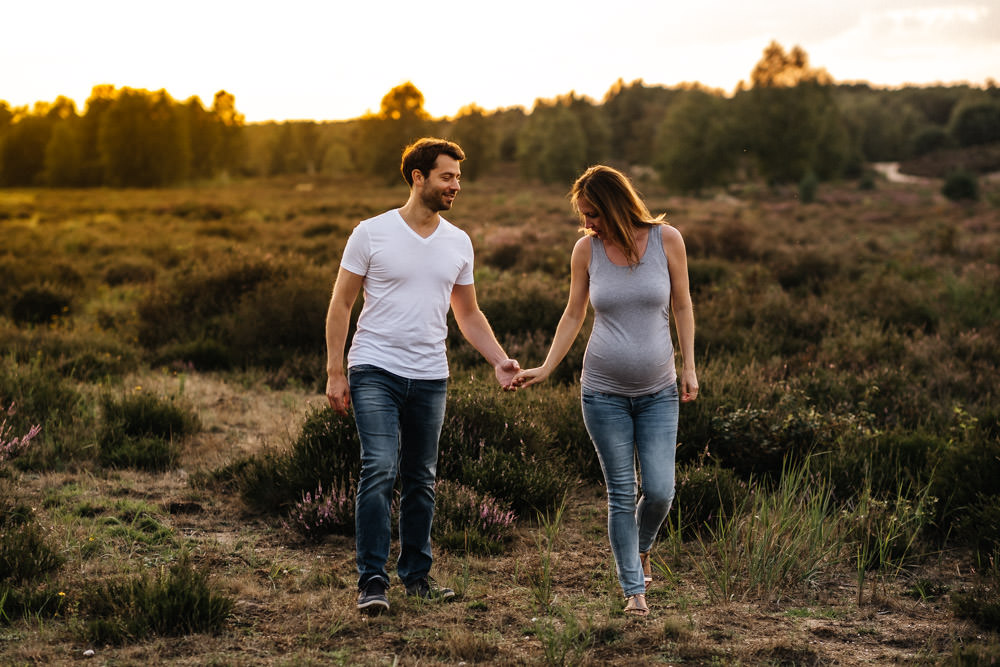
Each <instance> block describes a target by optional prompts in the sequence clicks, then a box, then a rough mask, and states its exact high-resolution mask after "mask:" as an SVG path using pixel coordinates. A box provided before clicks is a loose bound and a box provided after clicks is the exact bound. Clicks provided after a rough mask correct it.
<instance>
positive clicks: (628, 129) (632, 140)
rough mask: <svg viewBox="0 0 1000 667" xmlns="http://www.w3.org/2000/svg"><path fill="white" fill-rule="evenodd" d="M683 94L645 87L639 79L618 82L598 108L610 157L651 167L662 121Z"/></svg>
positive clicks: (675, 90)
mask: <svg viewBox="0 0 1000 667" xmlns="http://www.w3.org/2000/svg"><path fill="white" fill-rule="evenodd" d="M683 94H684V90H683V89H682V88H676V89H671V88H665V87H662V86H647V85H645V84H644V83H643V81H642V80H641V79H637V80H635V81H633V82H632V83H629V84H626V83H625V82H624V80H622V79H618V81H616V82H615V83H614V84H613V85H612V86H611V88H610V89H609V90H608V92H607V93H605V95H604V102H603V104H602V105H601V107H602V110H603V112H604V116H605V118H606V119H607V123H608V129H609V131H610V144H609V149H610V152H609V155H610V157H611V158H612V159H615V160H619V161H622V162H625V163H627V164H645V165H652V164H654V162H655V161H656V156H657V155H658V153H657V151H656V138H657V136H658V135H659V133H660V129H661V128H660V126H661V125H662V124H663V118H664V116H665V115H666V113H667V110H668V109H669V108H670V106H671V105H672V104H673V103H674V102H675V101H676V100H677V99H679V98H680V97H681V96H683Z"/></svg>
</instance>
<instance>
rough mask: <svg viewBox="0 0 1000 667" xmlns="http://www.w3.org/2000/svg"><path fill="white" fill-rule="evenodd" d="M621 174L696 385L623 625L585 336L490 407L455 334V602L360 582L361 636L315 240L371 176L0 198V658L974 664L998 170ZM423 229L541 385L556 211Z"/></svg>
mask: <svg viewBox="0 0 1000 667" xmlns="http://www.w3.org/2000/svg"><path fill="white" fill-rule="evenodd" d="M637 178H638V180H637V182H638V185H639V187H640V189H641V190H642V191H643V193H644V195H645V196H646V198H647V201H648V203H649V205H650V208H651V209H652V210H653V211H654V212H657V213H658V212H666V213H667V216H668V219H669V220H670V221H671V222H672V223H673V224H674V225H676V226H677V227H678V228H679V229H680V230H681V232H682V233H683V235H684V237H685V240H686V243H687V247H688V254H689V258H690V275H691V282H692V289H693V297H694V302H695V309H696V317H697V325H698V333H697V354H698V366H699V379H700V381H701V385H702V388H701V397H700V398H699V400H698V401H697V402H696V403H694V404H686V405H684V406H683V408H682V411H681V431H680V444H679V449H678V457H677V458H678V469H677V500H676V502H675V506H674V508H673V509H672V511H671V514H670V517H669V522H668V525H667V526H665V527H664V529H663V531H662V534H661V536H660V539H659V541H658V543H657V546H656V547H655V549H654V552H653V560H654V583H653V586H652V588H651V590H650V593H649V602H650V606H651V609H652V614H651V615H650V616H649V617H648V618H646V619H641V620H639V619H632V618H627V617H625V616H624V615H623V613H622V606H623V601H622V600H621V596H620V592H619V589H618V585H617V581H616V577H615V572H614V564H613V561H612V558H611V552H610V547H609V545H608V543H607V532H606V508H605V497H604V491H603V488H602V486H601V475H600V470H599V468H598V465H597V462H596V456H595V455H594V453H593V448H592V446H591V445H590V443H589V441H588V439H587V436H586V432H585V430H584V428H583V424H582V420H581V418H580V411H579V405H578V390H579V387H578V382H577V380H578V374H579V370H580V363H581V359H582V354H583V349H584V345H585V339H586V329H587V326H586V325H585V331H584V332H583V335H581V338H580V340H578V341H577V343H576V345H575V346H574V348H573V350H572V351H571V352H570V354H569V356H568V358H567V360H566V361H565V362H564V364H563V365H562V366H561V368H560V371H559V373H558V374H557V376H554V377H553V378H552V379H551V380H550V382H549V383H548V384H546V385H543V386H541V387H538V388H532V389H529V390H525V391H520V392H516V393H513V394H508V393H504V392H501V391H500V390H499V389H497V388H496V387H495V386H494V384H493V383H492V381H491V379H490V375H491V371H490V369H489V368H487V367H486V365H485V364H484V363H482V361H481V360H479V359H477V355H476V353H475V352H474V351H473V350H472V349H471V348H470V347H469V346H468V345H467V344H466V343H465V342H464V341H463V340H462V339H461V337H460V335H459V334H458V332H457V331H453V332H452V334H451V336H450V340H449V346H450V360H451V364H452V382H451V385H450V389H449V392H450V393H449V408H448V415H447V417H446V423H445V426H444V432H443V434H442V440H441V460H440V465H439V477H440V480H441V481H440V482H439V486H438V493H437V498H438V514H437V520H436V527H435V534H434V540H435V550H436V562H435V569H434V571H433V574H434V576H435V577H436V578H437V580H438V581H439V582H441V583H443V584H445V585H448V586H450V587H452V588H454V589H455V590H456V591H457V592H458V596H457V599H456V600H455V601H453V602H451V603H447V604H434V603H423V602H420V601H414V600H408V599H406V598H404V596H403V595H402V591H401V586H399V585H398V582H394V585H393V587H392V588H391V589H390V591H389V595H390V601H391V603H392V609H391V611H390V613H388V614H387V615H384V616H380V617H376V618H365V617H361V616H359V615H358V614H357V612H356V611H355V609H354V598H355V595H356V591H355V587H354V584H355V571H354V563H353V557H354V552H353V537H352V535H351V532H352V529H353V528H352V527H353V507H352V505H353V503H352V500H351V498H352V492H353V489H354V483H355V480H356V478H357V456H358V452H357V442H356V437H355V435H354V431H353V424H352V423H351V422H349V421H345V420H342V419H340V418H338V417H337V416H336V415H335V414H333V413H332V412H331V411H330V410H328V409H326V408H325V407H324V406H325V399H324V397H323V396H322V393H321V392H322V386H323V383H324V381H325V378H324V364H325V350H324V337H323V322H324V317H325V312H326V305H327V300H328V298H329V293H330V287H331V285H332V281H333V278H334V276H335V275H336V272H337V266H338V259H339V257H340V253H341V251H342V249H343V245H344V243H345V241H346V238H347V235H348V234H349V232H350V230H351V229H352V227H353V226H354V225H355V224H356V223H357V222H358V221H359V220H361V219H362V218H365V217H369V216H370V215H373V214H375V213H378V212H380V211H382V210H385V209H387V208H390V207H393V206H398V205H400V204H401V203H402V202H403V201H404V200H405V197H406V190H405V188H404V187H403V186H402V185H399V186H394V187H380V186H377V185H374V184H373V183H372V182H371V179H361V178H346V177H345V178H332V177H330V178H306V177H304V176H303V177H298V178H292V177H274V178H270V179H261V180H251V181H241V182H232V183H219V184H211V185H203V186H199V187H184V188H170V189H156V190H144V189H105V188H97V189H88V190H73V189H66V190H53V189H2V190H0V239H2V241H0V352H2V356H0V408H2V410H3V412H2V413H0V414H2V422H0V424H2V426H0V663H3V664H11V665H21V664H46V665H48V664H68V663H75V662H79V661H83V660H90V661H91V662H93V663H95V664H108V665H132V664H172V665H261V664H266V665H328V664H343V665H356V664H360V665H416V664H421V665H431V664H499V665H514V664H548V665H571V664H572V665H599V664H608V663H616V664H622V663H633V664H637V665H640V664H681V663H683V664H693V665H826V664H839V665H862V664H928V665H929V664H954V665H977V664H995V663H996V661H997V660H998V659H1000V637H998V631H1000V485H998V483H997V480H998V479H1000V396H998V394H1000V293H998V285H1000V183H998V182H997V181H996V180H995V179H994V180H991V179H989V178H985V177H984V178H982V179H981V180H980V182H979V187H980V197H979V200H978V201H974V202H964V203H956V202H953V201H949V200H948V199H946V198H945V197H944V196H942V194H941V185H942V183H941V181H940V180H934V179H927V180H923V181H919V182H913V183H905V184H896V183H889V182H887V181H885V180H881V179H876V180H872V179H871V178H870V177H869V178H866V179H863V180H862V181H861V182H858V181H844V182H840V183H837V184H825V183H824V184H822V185H819V186H818V189H817V190H815V191H814V192H810V193H809V197H807V198H804V197H801V193H802V191H801V190H800V189H799V188H798V187H790V188H775V189H772V188H767V187H764V186H761V185H757V186H755V185H743V186H732V187H729V188H727V189H726V190H724V191H723V190H717V191H712V192H705V193H703V194H704V196H703V197H700V198H694V197H679V196H673V195H669V194H668V193H666V192H665V191H663V190H662V189H661V188H660V187H659V186H658V185H657V184H655V183H654V182H651V181H647V180H643V179H642V177H641V175H637ZM805 201H808V202H809V203H805ZM448 217H449V219H451V220H452V221H453V222H455V223H457V224H458V225H460V226H461V227H463V228H464V229H466V230H467V231H468V232H469V234H470V235H471V237H472V239H473V242H474V244H475V246H476V252H477V289H478V294H479V300H480V305H481V307H482V308H483V310H484V312H485V313H486V314H487V316H488V317H489V318H490V320H491V322H492V323H493V325H494V328H495V330H496V332H497V335H498V337H499V338H500V340H501V341H502V342H503V343H504V345H505V347H506V349H507V350H508V352H509V354H510V355H511V356H514V357H516V358H518V359H519V360H520V362H521V364H522V365H523V366H528V365H536V364H538V363H540V362H541V360H542V358H543V357H544V354H545V351H546V349H547V346H548V343H549V340H550V337H551V335H552V332H553V331H554V328H555V325H556V322H557V321H558V319H559V316H560V314H561V311H562V307H563V303H564V298H565V295H566V290H567V288H568V268H569V253H570V249H571V247H572V244H573V242H574V239H575V238H577V236H578V232H577V224H576V220H575V219H574V218H573V216H572V215H571V211H570V208H569V205H568V202H567V199H566V196H565V189H564V188H563V187H561V186H560V187H556V186H542V185H531V184H526V183H525V182H523V181H521V180H518V179H517V178H515V177H513V176H508V175H506V174H505V173H504V170H503V169H499V170H498V173H495V174H493V175H489V176H484V177H482V178H480V179H479V180H476V181H472V182H469V183H466V184H464V189H463V192H462V194H461V195H460V197H459V199H458V201H457V203H456V206H455V208H454V210H453V211H452V213H451V215H450V216H448ZM452 328H453V329H454V327H452ZM35 427H37V428H35Z"/></svg>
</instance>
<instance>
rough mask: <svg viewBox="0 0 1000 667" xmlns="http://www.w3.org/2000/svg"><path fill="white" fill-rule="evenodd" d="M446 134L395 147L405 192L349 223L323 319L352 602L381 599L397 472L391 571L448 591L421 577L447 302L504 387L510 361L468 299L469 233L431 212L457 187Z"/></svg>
mask: <svg viewBox="0 0 1000 667" xmlns="http://www.w3.org/2000/svg"><path fill="white" fill-rule="evenodd" d="M464 159H465V153H464V152H463V151H462V149H461V148H460V147H459V146H458V145H457V144H455V143H452V142H450V141H444V140H441V139H432V138H425V139H421V140H419V141H417V142H416V143H414V144H412V145H410V146H408V147H407V148H406V149H405V150H404V151H403V159H402V165H401V170H402V172H403V178H405V179H406V182H407V183H408V184H409V186H410V195H409V198H408V199H407V201H406V204H404V205H403V206H402V207H401V208H399V209H395V210H391V211H387V212H386V213H383V214H381V215H378V216H376V217H374V218H370V219H368V220H365V221H363V222H361V224H359V225H358V226H357V227H356V228H355V229H354V231H353V232H352V233H351V237H350V238H349V239H348V241H347V246H346V247H345V249H344V256H343V258H342V259H341V262H340V271H339V272H338V274H337V281H336V283H335V284H334V288H333V297H332V298H331V300H330V308H329V311H328V312H327V319H326V344H327V355H328V356H327V376H328V377H327V385H326V395H327V399H328V400H329V402H330V406H331V407H332V408H333V409H334V410H336V411H337V412H339V413H340V414H342V415H346V414H347V410H348V408H349V407H350V406H351V404H352V403H353V405H354V419H355V423H356V424H357V428H358V436H359V438H360V440H361V477H360V479H359V480H358V494H357V505H356V508H355V514H356V549H357V566H358V589H359V593H358V602H357V607H358V609H359V610H360V611H361V612H362V613H368V614H379V613H382V612H384V611H386V610H388V609H389V600H388V597H387V595H386V590H387V588H388V586H389V575H388V574H387V573H386V561H387V560H388V558H389V543H390V534H391V532H390V503H391V499H392V490H393V485H394V484H395V480H396V476H397V473H398V475H399V478H400V480H401V486H402V494H401V498H400V507H399V512H400V516H399V541H400V552H399V558H398V560H397V563H396V573H397V574H398V576H399V578H400V580H401V581H402V583H403V585H404V586H405V588H406V594H407V595H418V596H420V597H423V598H437V599H447V598H450V597H453V596H454V595H455V593H454V591H452V590H450V589H447V588H441V587H439V586H437V584H435V583H434V581H433V580H432V579H431V578H430V577H429V574H428V573H429V571H430V567H431V561H432V556H431V539H430V536H431V521H432V519H433V516H434V482H435V476H436V472H437V456H438V439H439V436H440V434H441V425H442V423H443V422H444V411H445V398H446V392H447V382H448V380H447V378H448V359H447V355H446V350H445V339H446V337H447V315H448V307H449V304H450V306H451V310H452V312H453V313H454V315H455V320H456V322H457V323H458V326H459V329H460V330H461V332H462V335H463V336H465V338H466V339H467V340H468V341H469V342H470V343H471V344H472V345H473V346H474V347H475V348H476V349H477V350H478V351H479V352H480V353H481V354H482V355H483V356H484V357H485V358H486V360H487V361H488V362H489V363H490V364H491V365H492V366H493V368H494V371H495V373H496V378H497V381H498V382H499V383H500V385H501V386H502V387H503V388H505V389H513V386H512V384H511V383H512V381H513V378H514V375H515V374H516V373H517V371H518V370H519V367H518V364H517V362H516V361H514V360H513V359H508V358H507V354H506V353H505V352H504V351H503V348H502V347H501V346H500V344H499V343H498V342H497V340H496V337H495V336H494V334H493V330H492V328H491V327H490V325H489V322H488V321H487V320H486V317H485V315H483V313H482V311H481V310H480V309H479V305H478V303H477V301H476V289H475V285H474V284H473V278H472V269H473V251H472V241H471V240H470V239H469V236H468V234H466V233H465V232H464V231H462V230H460V229H459V228H458V227H455V226H454V225H452V224H451V223H449V222H448V221H447V220H445V219H444V218H442V217H441V216H440V212H441V211H447V210H450V209H451V206H452V203H454V201H455V197H456V195H457V194H458V192H459V191H460V190H461V185H460V178H461V168H460V166H459V163H460V162H461V161H462V160H464ZM362 287H364V293H365V298H364V307H363V308H362V310H361V315H360V317H359V318H358V324H357V330H356V332H355V334H354V338H353V340H352V342H351V348H350V352H349V353H348V357H347V365H348V372H347V374H346V375H345V373H344V346H345V343H346V339H347V330H348V321H349V319H350V314H351V308H352V306H353V305H354V302H355V300H356V299H357V296H358V292H359V291H360V290H361V288H362Z"/></svg>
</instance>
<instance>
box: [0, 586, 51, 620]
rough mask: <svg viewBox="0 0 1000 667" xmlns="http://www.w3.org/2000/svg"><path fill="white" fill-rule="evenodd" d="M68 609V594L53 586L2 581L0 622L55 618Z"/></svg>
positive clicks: (0, 589) (0, 588) (0, 587)
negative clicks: (22, 584) (17, 584)
mask: <svg viewBox="0 0 1000 667" xmlns="http://www.w3.org/2000/svg"><path fill="white" fill-rule="evenodd" d="M65 609H66V595H65V594H64V593H62V591H58V592H57V591H56V590H54V589H53V588H51V587H48V586H42V587H37V588H36V587H34V586H12V585H10V584H6V583H2V582H0V623H10V622H11V621H13V620H15V619H17V618H28V617H31V618H34V619H37V618H53V617H56V616H59V615H60V614H62V613H63V612H64V611H65Z"/></svg>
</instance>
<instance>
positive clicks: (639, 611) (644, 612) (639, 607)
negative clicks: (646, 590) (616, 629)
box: [625, 593, 649, 618]
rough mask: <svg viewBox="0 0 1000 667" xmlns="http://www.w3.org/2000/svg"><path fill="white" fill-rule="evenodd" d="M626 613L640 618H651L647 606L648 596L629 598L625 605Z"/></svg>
mask: <svg viewBox="0 0 1000 667" xmlns="http://www.w3.org/2000/svg"><path fill="white" fill-rule="evenodd" d="M625 613H626V614H628V615H629V616H636V617H638V618H642V617H643V616H649V607H647V606H646V596H645V595H643V594H642V593H636V594H635V595H630V596H628V599H627V601H626V603H625Z"/></svg>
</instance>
